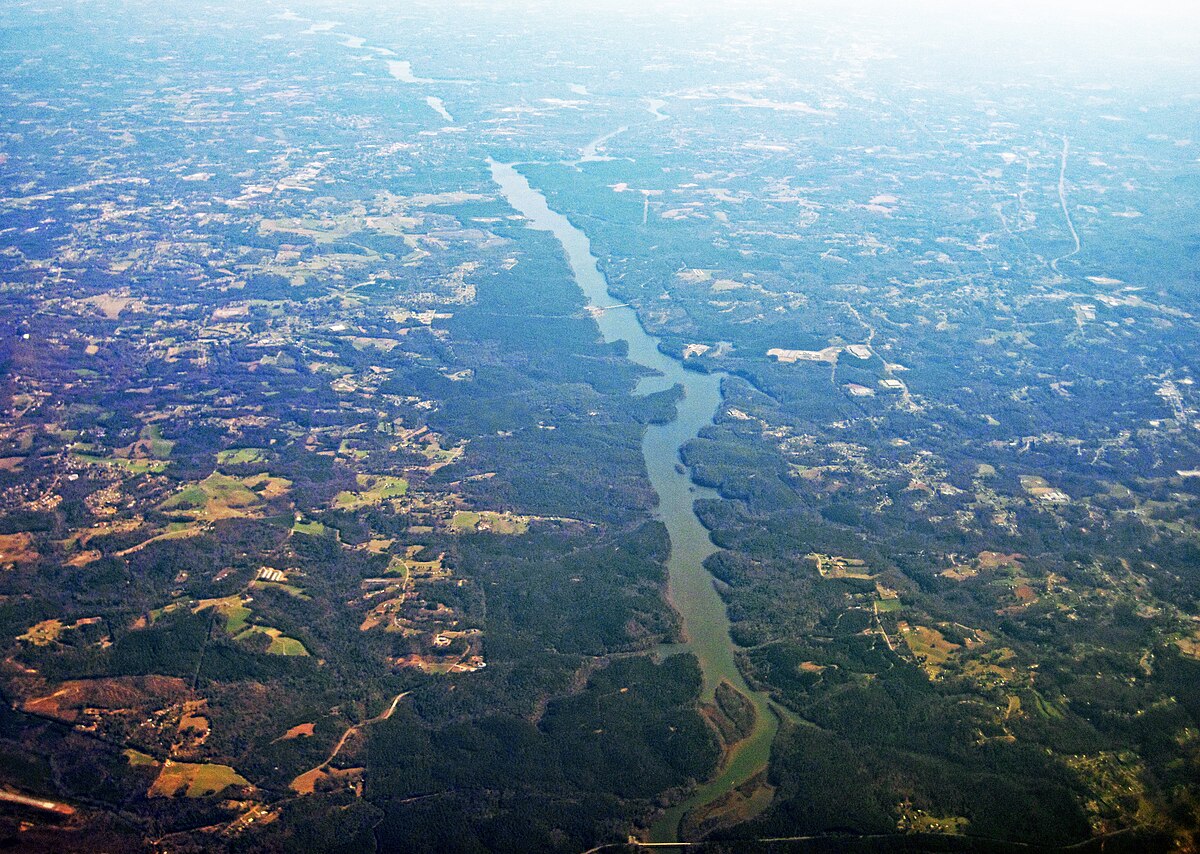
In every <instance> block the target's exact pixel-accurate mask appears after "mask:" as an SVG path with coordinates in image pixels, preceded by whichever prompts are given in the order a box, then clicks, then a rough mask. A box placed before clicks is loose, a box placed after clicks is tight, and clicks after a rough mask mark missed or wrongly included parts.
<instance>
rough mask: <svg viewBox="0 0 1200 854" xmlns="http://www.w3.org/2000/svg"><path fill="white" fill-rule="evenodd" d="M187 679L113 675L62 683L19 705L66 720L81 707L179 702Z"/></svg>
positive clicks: (136, 706)
mask: <svg viewBox="0 0 1200 854" xmlns="http://www.w3.org/2000/svg"><path fill="white" fill-rule="evenodd" d="M187 690H188V689H187V683H186V682H184V681H183V680H182V679H177V678H175V677H172V676H116V677H111V678H107V679H80V680H75V681H71V682H64V683H62V684H61V685H60V686H59V687H58V689H57V690H55V691H54V692H53V693H52V694H49V695H47V696H44V697H35V698H32V699H29V700H26V701H25V702H24V703H23V704H22V706H21V708H22V709H23V710H24V711H26V712H30V713H32V714H37V715H44V716H45V717H49V718H55V719H57V720H60V721H65V722H67V723H73V722H74V721H76V720H77V719H78V718H79V716H80V714H81V712H82V711H83V709H85V708H89V709H106V710H117V709H161V708H164V707H166V706H169V705H172V704H174V703H180V702H182V701H183V699H184V697H185V696H186V695H187Z"/></svg>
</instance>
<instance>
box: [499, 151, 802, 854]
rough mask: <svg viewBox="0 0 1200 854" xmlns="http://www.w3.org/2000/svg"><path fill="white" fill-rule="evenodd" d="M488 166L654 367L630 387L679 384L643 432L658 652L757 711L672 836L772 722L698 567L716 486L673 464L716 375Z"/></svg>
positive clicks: (579, 243) (743, 763)
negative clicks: (692, 363)
mask: <svg viewBox="0 0 1200 854" xmlns="http://www.w3.org/2000/svg"><path fill="white" fill-rule="evenodd" d="M489 165H490V166H491V170H492V178H493V179H494V180H495V182H496V183H497V184H498V185H499V186H500V189H501V190H502V191H503V193H504V196H505V198H506V199H507V200H508V203H509V204H510V205H511V206H512V207H513V209H515V210H516V211H518V212H519V213H521V214H522V215H524V216H525V217H526V218H527V219H528V220H529V224H530V227H531V228H534V229H537V230H540V231H548V232H551V233H552V234H553V235H554V236H555V237H556V238H557V239H558V241H559V243H560V244H562V247H563V250H564V251H565V252H566V256H567V260H568V262H569V263H570V266H571V270H572V272H573V273H574V276H575V281H576V282H577V283H578V284H579V287H580V289H581V290H582V291H583V293H584V295H585V296H586V297H587V301H588V305H589V307H591V308H592V309H594V310H596V314H597V323H598V324H599V327H600V332H601V334H602V335H603V336H604V340H605V341H606V342H613V341H625V342H626V343H627V344H628V345H629V358H630V359H631V360H632V361H634V362H636V363H637V364H639V365H643V366H645V367H647V368H650V369H652V370H654V371H657V372H658V376H649V377H646V378H644V379H642V380H641V381H640V382H639V383H638V386H637V390H636V393H638V394H649V393H653V392H656V391H663V390H666V389H669V388H671V387H673V386H675V385H680V386H682V387H683V389H684V392H685V396H684V398H683V400H682V401H680V403H679V405H678V414H677V416H676V418H675V420H673V421H671V422H670V423H669V424H663V425H651V426H650V427H649V428H648V429H647V430H646V434H645V438H644V439H643V440H642V453H643V455H644V456H645V458H646V468H647V470H648V472H649V475H650V483H651V484H652V485H653V487H654V490H655V491H656V492H657V493H658V501H659V504H658V509H657V511H656V513H657V516H658V518H659V519H661V520H662V522H663V523H664V524H665V525H666V528H667V533H668V534H669V535H670V538H671V556H670V559H669V560H668V562H667V569H668V573H669V580H668V591H667V592H668V597H669V599H670V601H671V604H672V606H674V608H675V610H676V611H678V612H679V615H680V617H681V618H682V620H683V627H684V633H685V636H686V638H687V641H686V643H684V644H681V645H678V646H673V647H669V648H667V651H683V650H687V651H690V652H692V653H693V654H694V655H695V656H696V658H697V659H699V661H700V669H701V671H702V672H703V674H704V686H703V689H702V695H701V699H702V701H703V702H706V703H707V702H712V700H713V696H714V692H715V691H716V687H717V685H718V684H719V683H720V682H722V681H727V682H729V684H730V685H732V686H733V687H734V688H736V689H737V690H738V691H739V692H741V693H742V694H743V695H744V696H745V697H746V698H747V699H749V700H750V702H751V703H752V704H753V706H754V710H755V712H756V713H757V719H756V723H755V726H754V729H753V731H752V732H751V733H750V734H749V735H748V736H747V737H746V738H744V739H742V741H740V742H738V743H737V744H736V745H735V746H734V748H733V749H732V750H731V751H729V753H728V754H727V756H726V760H725V762H724V764H723V765H722V766H721V769H720V772H719V773H718V775H717V776H716V777H715V778H714V779H712V780H710V781H709V782H707V783H705V784H703V785H702V786H700V787H699V788H698V789H696V790H695V791H694V792H693V793H692V794H691V795H690V796H689V797H688V798H687V799H686V800H684V801H683V802H682V803H680V804H678V805H676V806H675V807H673V808H672V809H670V810H668V811H667V812H666V813H665V814H664V815H663V816H662V818H660V819H659V821H657V822H656V823H655V824H654V826H653V827H652V828H651V830H650V837H651V838H650V841H652V842H670V841H674V840H675V839H676V838H677V836H678V833H679V827H680V823H681V821H682V820H683V817H684V816H685V815H686V814H687V813H688V812H689V811H691V810H692V809H694V808H696V807H700V806H704V805H706V804H710V803H712V802H713V801H715V800H717V799H718V798H720V797H721V796H722V795H724V794H726V793H727V792H729V791H731V790H732V789H734V788H736V787H738V786H740V785H741V784H742V783H744V782H746V781H747V780H749V779H750V778H751V777H753V776H754V775H755V774H757V773H758V772H759V771H761V770H762V769H763V768H765V767H766V765H767V761H768V760H769V759H770V753H771V743H772V742H773V741H774V738H775V733H776V731H777V729H778V727H779V720H778V718H777V717H776V714H775V712H774V711H773V709H772V708H771V705H770V702H769V700H768V698H767V697H766V695H765V694H762V693H760V692H756V691H753V690H751V688H750V687H749V686H748V685H747V684H746V680H745V678H744V677H743V676H742V673H741V671H740V670H739V669H738V667H737V662H736V660H735V657H734V654H735V651H736V647H735V645H734V643H733V641H732V639H731V638H730V635H729V616H728V613H727V612H726V608H725V603H724V602H723V601H722V600H721V597H720V596H719V595H718V593H717V591H716V589H715V588H714V587H713V577H712V575H711V574H710V573H709V572H708V570H707V569H705V567H704V560H705V559H706V558H707V557H708V556H709V555H711V554H713V553H714V552H715V551H716V550H717V548H716V546H715V545H713V543H712V540H711V538H710V537H709V535H708V531H707V530H706V529H705V528H704V526H703V525H701V524H700V520H699V519H698V518H697V517H696V513H695V508H694V502H695V501H696V500H697V499H701V498H716V497H718V496H717V492H716V490H712V489H707V488H704V487H699V486H696V485H695V484H693V483H692V480H691V476H690V474H689V473H688V472H687V471H686V470H685V469H683V468H682V467H680V466H679V449H680V448H681V447H682V446H683V445H684V443H685V442H687V441H688V440H690V439H692V438H694V437H695V436H696V435H697V434H698V433H699V432H700V430H701V429H702V428H703V427H705V426H707V425H709V424H711V423H712V421H713V415H714V414H715V413H716V411H717V408H718V407H719V406H720V404H721V380H722V378H723V377H724V376H725V375H724V374H702V373H698V372H696V371H689V370H686V369H685V368H684V367H683V364H682V363H681V362H679V361H678V360H676V359H672V358H671V357H669V356H667V355H665V354H663V353H662V352H660V351H659V349H658V341H657V340H656V339H655V338H653V337H651V336H650V335H648V334H647V333H646V331H645V330H644V329H643V328H642V325H641V323H640V322H639V321H638V317H637V314H636V312H634V311H633V309H631V308H629V307H628V306H615V305H614V303H615V302H616V301H615V300H614V299H613V298H612V296H611V295H610V294H609V292H608V282H607V281H606V280H605V278H604V276H603V274H602V273H601V272H600V270H599V268H598V267H597V265H596V258H595V256H593V255H592V250H591V243H590V242H589V240H588V238H587V235H585V234H584V233H583V232H582V231H580V230H579V229H578V228H576V227H575V226H573V225H572V224H571V222H570V221H569V220H568V219H567V218H566V217H565V216H563V215H562V214H560V213H557V212H556V211H553V210H551V209H550V207H549V205H548V204H547V203H546V199H545V197H544V196H543V195H542V194H541V193H540V192H539V191H537V190H536V189H534V188H533V187H532V186H530V184H529V181H528V180H527V179H526V178H525V176H524V175H522V174H521V173H520V172H518V171H517V170H516V169H515V168H514V167H513V166H511V165H508V164H504V163H497V162H495V161H490V160H489Z"/></svg>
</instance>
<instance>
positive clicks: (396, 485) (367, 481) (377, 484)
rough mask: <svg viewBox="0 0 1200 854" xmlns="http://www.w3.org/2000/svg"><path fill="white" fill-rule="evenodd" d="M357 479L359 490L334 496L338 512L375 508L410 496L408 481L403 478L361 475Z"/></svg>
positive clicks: (334, 504) (334, 503)
mask: <svg viewBox="0 0 1200 854" xmlns="http://www.w3.org/2000/svg"><path fill="white" fill-rule="evenodd" d="M357 479H358V485H359V487H360V489H359V490H357V491H353V492H352V491H349V490H347V491H343V492H339V493H338V494H337V495H336V496H334V499H333V506H334V507H336V508H337V509H338V510H360V509H362V508H363V507H375V506H377V505H379V504H382V503H383V502H384V501H389V500H392V499H396V498H403V497H404V496H405V495H407V494H408V481H407V480H405V479H404V478H402V477H392V476H390V475H371V474H360V475H358V478H357Z"/></svg>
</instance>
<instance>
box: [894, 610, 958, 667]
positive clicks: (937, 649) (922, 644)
mask: <svg viewBox="0 0 1200 854" xmlns="http://www.w3.org/2000/svg"><path fill="white" fill-rule="evenodd" d="M900 636H901V637H902V638H904V642H905V643H906V644H907V645H908V648H909V650H911V651H912V654H913V656H914V657H915V658H916V659H917V662H918V663H919V664H920V665H921V669H922V670H924V671H925V672H926V673H927V674H928V675H929V677H930V678H931V679H936V678H937V677H938V676H940V675H941V674H942V671H943V670H944V669H945V668H946V664H947V663H948V662H949V660H950V657H951V656H952V655H953V654H954V653H955V652H957V651H958V650H959V649H961V647H960V646H959V645H958V644H956V643H951V642H950V641H948V640H946V638H945V637H943V635H942V633H941V632H939V631H938V630H937V629H934V628H930V627H929V626H910V625H909V624H908V623H905V622H901V623H900Z"/></svg>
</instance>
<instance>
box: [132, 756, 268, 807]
mask: <svg viewBox="0 0 1200 854" xmlns="http://www.w3.org/2000/svg"><path fill="white" fill-rule="evenodd" d="M130 764H133V760H132V759H131V760H130ZM249 785H250V781H249V780H247V779H246V778H245V777H243V776H242V775H241V774H239V773H238V772H237V771H234V770H233V769H232V768H230V767H229V766H228V765H210V764H207V763H205V764H193V763H191V762H173V761H171V760H170V759H168V760H167V761H166V762H165V763H163V767H162V771H160V772H159V774H158V778H157V779H156V780H155V781H154V783H153V784H152V785H151V786H150V789H149V791H147V792H146V797H148V798H178V797H185V798H207V797H211V796H213V795H219V794H220V793H221V792H223V791H225V790H226V789H228V788H229V787H230V786H249Z"/></svg>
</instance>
